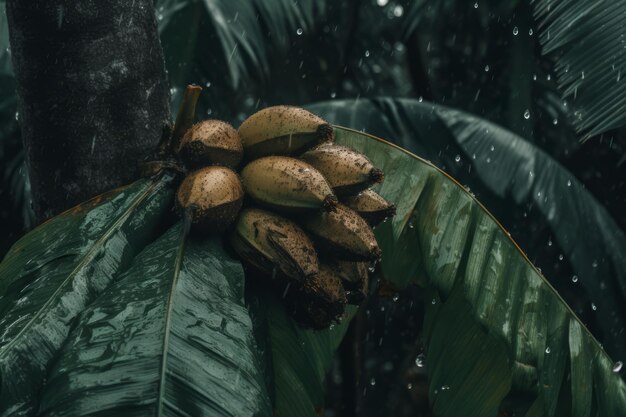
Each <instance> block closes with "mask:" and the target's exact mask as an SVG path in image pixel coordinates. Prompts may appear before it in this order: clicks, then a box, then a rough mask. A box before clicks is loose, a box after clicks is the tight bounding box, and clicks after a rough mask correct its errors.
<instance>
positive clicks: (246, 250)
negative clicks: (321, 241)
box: [230, 208, 319, 282]
mask: <svg viewBox="0 0 626 417" xmlns="http://www.w3.org/2000/svg"><path fill="white" fill-rule="evenodd" d="M230 243H231V245H232V247H233V249H234V250H235V252H237V253H238V254H239V256H240V257H241V258H242V259H243V260H245V261H246V262H248V263H249V264H251V265H252V266H254V267H256V268H257V269H260V270H261V271H263V272H265V273H267V274H271V275H273V276H274V275H275V274H276V272H280V273H281V274H283V275H284V276H286V277H287V278H290V279H291V280H294V281H295V282H307V281H308V280H310V279H311V278H312V277H314V276H315V275H316V274H317V273H318V270H319V266H318V260H317V252H316V251H315V248H314V247H313V243H312V242H311V240H310V239H309V237H308V236H307V235H306V233H304V231H302V229H300V227H298V225H296V224H295V223H294V222H292V221H291V220H288V219H285V218H284V217H281V216H278V215H276V214H273V213H270V212H268V211H265V210H259V209H254V208H247V209H244V210H242V212H241V214H240V216H239V219H238V220H237V224H236V226H235V230H234V231H233V232H232V233H231V234H230ZM291 280H287V281H288V282H291Z"/></svg>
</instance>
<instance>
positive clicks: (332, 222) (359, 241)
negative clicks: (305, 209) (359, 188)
mask: <svg viewBox="0 0 626 417" xmlns="http://www.w3.org/2000/svg"><path fill="white" fill-rule="evenodd" d="M301 223H302V227H303V228H304V229H305V230H306V231H308V232H309V233H310V234H311V235H312V237H313V239H314V240H315V241H316V243H317V246H316V247H317V248H318V249H319V250H320V251H324V252H326V253H330V254H332V255H333V256H335V257H336V258H337V259H343V260H347V261H373V260H377V259H379V258H380V255H381V250H380V248H379V247H378V242H377V241H376V237H375V236H374V232H373V231H372V228H371V227H370V226H369V225H368V224H367V222H366V221H365V220H363V218H362V217H361V216H359V215H358V214H357V213H356V212H355V211H353V210H351V209H349V208H348V207H346V206H344V205H342V204H338V205H337V206H336V207H335V210H333V211H331V212H322V211H319V212H315V213H311V214H310V215H308V216H306V217H304V216H303V219H302V221H301Z"/></svg>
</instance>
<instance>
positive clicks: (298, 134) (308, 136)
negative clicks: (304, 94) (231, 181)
mask: <svg viewBox="0 0 626 417" xmlns="http://www.w3.org/2000/svg"><path fill="white" fill-rule="evenodd" d="M239 136H241V141H242V142H243V147H244V150H245V156H246V158H247V159H249V160H251V159H256V158H260V157H262V156H267V155H295V154H298V153H301V152H303V151H305V150H306V149H308V148H311V147H313V146H315V145H317V144H320V143H322V142H326V141H332V140H334V133H333V128H332V126H331V125H329V124H328V123H327V122H326V121H325V120H324V119H322V118H320V117H318V116H316V115H314V114H313V113H311V112H308V111H306V110H304V109H301V108H298V107H291V106H274V107H268V108H266V109H263V110H260V111H258V112H256V113H254V114H253V115H252V116H250V117H248V118H247V119H246V120H245V121H244V122H243V123H242V124H241V126H240V127H239Z"/></svg>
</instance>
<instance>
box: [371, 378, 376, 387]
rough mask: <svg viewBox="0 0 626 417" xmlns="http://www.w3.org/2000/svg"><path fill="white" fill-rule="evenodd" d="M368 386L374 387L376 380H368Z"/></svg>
mask: <svg viewBox="0 0 626 417" xmlns="http://www.w3.org/2000/svg"><path fill="white" fill-rule="evenodd" d="M370 385H371V386H374V385H376V379H374V378H372V379H370Z"/></svg>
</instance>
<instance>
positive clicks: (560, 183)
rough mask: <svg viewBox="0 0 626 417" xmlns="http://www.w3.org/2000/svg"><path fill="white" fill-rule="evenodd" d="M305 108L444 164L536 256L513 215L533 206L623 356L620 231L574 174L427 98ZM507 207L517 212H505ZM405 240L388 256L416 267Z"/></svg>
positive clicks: (535, 246)
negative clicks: (514, 228)
mask: <svg viewBox="0 0 626 417" xmlns="http://www.w3.org/2000/svg"><path fill="white" fill-rule="evenodd" d="M310 109H311V110H312V111H313V112H315V113H317V114H320V115H321V116H323V117H325V118H326V119H327V120H329V121H330V122H332V123H337V124H340V125H349V126H350V127H353V128H355V129H358V130H361V129H363V130H364V131H366V132H369V133H372V134H374V135H377V136H379V137H383V138H391V139H392V140H393V141H394V143H396V144H397V145H399V146H402V147H403V148H405V149H407V150H409V151H411V152H413V153H415V154H417V155H420V156H422V157H424V158H426V159H428V160H431V161H432V162H433V163H434V164H435V165H437V166H440V167H441V166H445V167H446V168H445V169H446V171H447V172H448V173H449V174H451V175H452V176H453V177H454V178H455V179H456V180H458V181H459V182H461V183H462V184H464V185H465V184H468V185H471V189H472V192H475V193H477V195H479V196H480V197H479V198H480V200H481V201H482V202H483V203H485V204H486V205H487V206H488V207H489V209H490V210H491V211H492V212H493V213H494V214H495V215H496V217H497V218H498V220H500V221H505V220H509V222H508V224H510V225H511V226H517V227H518V228H519V229H521V230H518V231H517V233H516V234H515V236H517V235H521V237H523V238H524V239H523V240H522V242H523V243H524V245H523V248H524V250H525V251H527V253H528V254H529V256H530V257H531V259H535V258H536V257H539V256H540V255H541V253H542V252H544V251H545V246H540V245H539V243H541V244H542V245H544V244H545V243H544V242H545V241H542V242H538V241H537V240H536V238H535V237H533V236H532V231H531V230H526V229H528V227H529V223H528V222H522V221H521V220H520V218H521V219H523V217H522V216H523V214H522V212H524V213H525V212H526V211H528V210H529V209H528V207H532V208H533V212H537V213H538V216H539V217H540V219H539V220H541V221H542V222H543V224H544V225H545V226H544V225H542V226H543V227H546V228H549V230H551V232H552V233H551V234H552V236H553V239H554V240H555V242H556V243H558V245H559V246H560V248H561V249H562V250H563V255H564V258H565V259H566V260H567V261H568V262H569V263H570V264H571V266H572V269H573V273H574V274H575V275H576V277H577V278H576V279H577V281H579V284H578V285H582V286H583V287H584V289H585V290H586V291H587V292H588V294H589V296H590V298H591V300H592V301H595V302H596V303H598V304H600V303H601V308H598V309H597V310H595V311H593V314H594V315H596V316H597V318H598V328H599V329H601V331H602V339H603V340H602V341H603V343H604V345H605V346H606V349H607V350H608V351H609V352H610V353H611V354H612V355H614V356H615V357H616V358H617V359H623V358H624V357H626V332H624V323H625V322H626V310H625V309H624V307H623V306H624V300H625V299H626V257H624V256H623V255H622V254H623V253H624V252H626V234H625V233H624V231H623V230H622V229H621V228H620V227H619V225H618V224H617V223H616V221H615V220H614V219H613V218H612V217H611V215H610V214H609V213H608V212H607V210H606V208H605V207H604V206H603V205H602V204H601V203H600V202H599V201H598V200H597V199H596V197H594V195H593V194H592V193H591V192H589V190H587V189H586V188H585V187H584V185H583V184H582V183H581V182H580V181H578V180H577V179H576V175H574V174H573V173H571V172H569V171H568V170H567V169H565V168H564V167H563V166H562V165H561V164H559V162H558V161H556V160H555V159H553V158H551V157H550V156H549V155H548V154H546V153H545V152H543V151H542V150H541V149H539V148H537V147H536V146H534V145H533V144H531V143H529V142H527V141H526V140H524V139H523V138H522V137H520V136H517V135H515V134H513V133H511V132H510V131H508V130H506V129H503V128H502V127H500V126H498V125H496V124H494V123H491V122H488V121H486V120H484V119H481V118H478V117H475V116H473V115H470V114H468V113H464V112H461V111H458V110H454V109H450V108H447V107H444V106H439V105H434V104H432V103H426V102H418V101H417V100H408V99H393V98H380V99H374V100H367V99H361V100H359V101H358V102H354V101H352V100H345V101H334V102H329V103H319V104H316V105H313V106H311V107H310ZM457 157H458V161H457V160H456V158H457ZM386 174H387V175H388V177H389V173H387V172H386ZM413 181H414V182H415V184H408V185H407V187H409V186H411V187H417V186H419V184H418V180H417V179H413ZM407 189H411V190H413V189H414V188H407ZM416 192H419V190H416ZM514 211H517V212H518V214H516V216H517V217H515V216H512V215H511V213H512V212H514ZM510 219H512V220H510ZM520 223H521V224H520ZM581 236H584V239H581ZM407 239H410V237H407ZM522 242H520V243H522ZM412 245H417V242H415V243H412ZM411 247H414V246H406V247H404V250H406V251H407V253H406V254H405V255H401V254H400V252H398V256H397V259H395V260H394V262H398V264H399V265H403V267H402V268H399V269H405V270H406V269H407V268H409V269H410V268H412V269H413V270H414V269H415V268H417V267H418V265H417V264H411V261H410V259H411V258H412V257H411V256H410V254H409V252H410V250H411V249H409V248H411ZM400 250H402V248H398V249H397V251H400ZM549 278H553V277H549Z"/></svg>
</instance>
